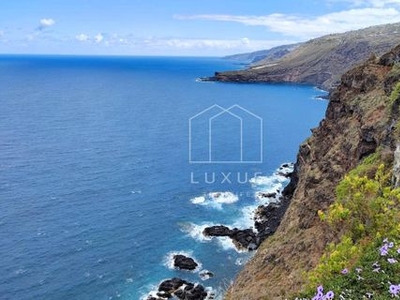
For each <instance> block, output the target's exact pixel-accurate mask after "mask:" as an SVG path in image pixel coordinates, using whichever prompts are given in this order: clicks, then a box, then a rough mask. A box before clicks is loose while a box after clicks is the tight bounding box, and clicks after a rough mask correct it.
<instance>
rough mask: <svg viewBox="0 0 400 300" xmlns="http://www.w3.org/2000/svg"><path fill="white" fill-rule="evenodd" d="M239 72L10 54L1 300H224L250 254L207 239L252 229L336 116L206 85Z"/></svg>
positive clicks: (228, 64)
mask: <svg viewBox="0 0 400 300" xmlns="http://www.w3.org/2000/svg"><path fill="white" fill-rule="evenodd" d="M238 68H241V66H240V65H238V64H237V63H235V62H232V61H227V60H222V59H218V58H194V57H79V56H71V57H69V56H12V55H8V56H7V55H3V56H0V205H1V207H0V240H1V242H0V298H1V299H3V300H7V299H10V300H11V299H12V300H37V299H40V300H55V299H57V300H64V299H65V300H67V299H68V300H72V299H76V300H93V299H97V300H103V299H104V300H106V299H124V300H139V299H146V295H147V294H148V293H149V292H150V291H152V290H154V288H156V286H157V284H159V283H160V282H161V281H162V280H163V279H167V278H172V277H180V278H182V279H185V280H189V281H192V282H199V283H201V284H202V285H204V286H205V287H207V288H209V289H212V290H213V291H214V292H215V293H216V295H217V298H218V297H221V295H223V292H224V291H225V290H226V288H227V286H228V285H229V283H230V282H231V281H232V280H233V278H234V277H235V275H236V274H237V273H238V271H240V269H241V268H242V267H243V264H244V263H245V262H246V261H247V260H248V259H249V258H250V257H251V255H252V254H251V253H247V252H240V251H237V250H236V249H235V247H234V245H233V244H232V242H231V241H230V240H229V239H224V238H220V239H218V238H213V239H207V238H205V237H204V236H203V235H202V233H201V232H202V230H203V229H204V228H205V227H206V226H208V225H213V224H214V225H215V224H226V225H228V226H232V227H233V226H236V227H238V228H247V227H249V226H251V225H252V220H251V217H252V211H253V210H254V209H255V208H256V207H257V205H259V204H260V203H262V202H263V201H264V202H265V200H260V199H257V192H258V191H267V192H268V191H272V192H274V191H276V190H277V189H279V190H281V189H282V187H283V186H284V185H285V184H286V183H287V180H286V179H284V178H282V176H279V175H277V173H276V170H277V169H278V168H279V166H280V165H281V164H282V163H286V162H293V161H295V159H296V153H297V151H298V147H299V145H300V143H302V142H303V141H304V140H305V139H306V138H307V136H309V135H310V129H311V128H313V127H316V126H317V125H318V123H319V121H320V120H321V119H322V118H323V115H324V111H325V109H326V106H327V103H326V101H323V100H318V99H316V96H319V95H321V94H323V92H322V91H320V90H317V89H315V88H313V87H311V86H305V85H290V84H234V83H211V82H200V81H199V80H197V78H199V77H202V76H209V75H212V74H213V72H214V71H216V70H219V71H222V70H231V69H232V70H233V69H238ZM174 253H186V254H188V255H191V256H192V257H194V258H195V259H196V260H197V261H198V262H199V263H200V264H201V265H200V267H199V268H198V270H196V271H194V272H187V271H180V270H176V269H174V268H173V267H172V266H171V256H173V254H174ZM200 270H209V271H211V272H212V273H214V277H213V278H211V279H209V280H206V281H203V280H202V279H201V278H200V277H199V271H200Z"/></svg>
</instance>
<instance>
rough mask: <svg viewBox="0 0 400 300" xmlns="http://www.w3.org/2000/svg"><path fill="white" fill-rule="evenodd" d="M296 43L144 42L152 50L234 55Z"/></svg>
mask: <svg viewBox="0 0 400 300" xmlns="http://www.w3.org/2000/svg"><path fill="white" fill-rule="evenodd" d="M294 42H296V41H288V40H251V39H249V38H240V39H232V40H223V39H147V40H144V41H143V44H145V45H146V46H147V47H150V48H159V47H160V48H169V49H177V50H194V51H203V50H205V51H217V52H219V51H229V52H232V53H237V52H247V51H255V50H260V49H268V48H271V47H274V46H278V45H283V44H290V43H294Z"/></svg>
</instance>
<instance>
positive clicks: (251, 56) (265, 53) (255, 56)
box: [224, 43, 300, 64]
mask: <svg viewBox="0 0 400 300" xmlns="http://www.w3.org/2000/svg"><path fill="white" fill-rule="evenodd" d="M299 46H300V43H298V44H290V45H282V46H278V47H273V48H271V49H268V50H260V51H255V52H250V53H241V54H235V55H229V56H225V57H224V59H229V60H236V61H240V62H242V63H246V64H256V63H258V62H260V61H263V62H264V63H265V62H267V61H268V62H270V61H275V60H277V59H280V58H281V57H283V56H285V55H286V54H288V53H290V52H291V51H293V50H295V49H296V48H297V47H299Z"/></svg>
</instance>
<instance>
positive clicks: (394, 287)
mask: <svg viewBox="0 0 400 300" xmlns="http://www.w3.org/2000/svg"><path fill="white" fill-rule="evenodd" d="M389 292H390V293H391V294H392V295H393V296H397V294H398V293H399V292H400V287H399V286H398V285H395V284H391V285H390V287H389Z"/></svg>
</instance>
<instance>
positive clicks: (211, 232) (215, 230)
mask: <svg viewBox="0 0 400 300" xmlns="http://www.w3.org/2000/svg"><path fill="white" fill-rule="evenodd" d="M203 234H204V235H205V236H230V235H231V234H232V230H231V229H230V228H229V227H226V226H224V225H217V226H211V227H206V228H204V230H203Z"/></svg>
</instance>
